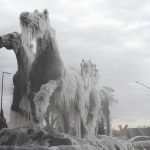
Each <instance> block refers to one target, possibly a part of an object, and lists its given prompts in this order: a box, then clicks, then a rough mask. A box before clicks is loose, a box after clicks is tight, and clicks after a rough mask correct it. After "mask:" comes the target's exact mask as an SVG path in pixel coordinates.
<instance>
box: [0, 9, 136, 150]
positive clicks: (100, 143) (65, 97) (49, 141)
mask: <svg viewBox="0 0 150 150" xmlns="http://www.w3.org/2000/svg"><path fill="white" fill-rule="evenodd" d="M20 25H21V34H20V33H18V32H13V33H9V34H7V35H3V36H1V37H0V48H2V47H5V48H6V49H8V50H10V49H12V50H13V51H14V53H15V55H16V58H17V64H18V70H17V72H16V74H15V75H14V77H13V83H14V92H13V103H12V106H11V113H10V114H11V116H10V117H11V119H10V127H9V128H5V129H2V130H1V131H0V149H1V150H10V149H14V150H18V149H19V150H21V149H22V150H30V149H31V150H37V149H38V150H54V149H57V150H65V149H66V150H85V149H86V150H87V149H89V150H99V149H102V150H104V149H105V150H124V149H127V150H134V147H133V146H132V144H131V143H130V142H128V141H123V140H117V139H115V138H112V137H110V136H104V135H103V136H102V135H96V133H95V128H96V123H97V121H98V119H99V115H100V114H99V113H100V112H101V111H100V109H101V106H100V104H101V98H100V95H99V92H98V89H96V86H95V84H96V83H97V80H98V70H97V68H96V65H95V64H93V63H92V62H91V61H90V60H89V61H85V60H83V61H82V62H81V73H78V72H76V71H75V70H72V69H69V68H66V67H65V65H64V63H63V61H62V59H61V56H60V54H59V50H58V47H57V42H56V36H55V30H54V29H53V28H52V27H51V25H50V21H49V14H48V11H47V10H44V11H43V12H42V13H40V12H39V11H38V10H35V11H34V12H23V13H21V15H20Z"/></svg>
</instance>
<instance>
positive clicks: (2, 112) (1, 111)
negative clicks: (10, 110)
mask: <svg viewBox="0 0 150 150" xmlns="http://www.w3.org/2000/svg"><path fill="white" fill-rule="evenodd" d="M5 74H11V73H9V72H3V73H2V88H1V114H2V113H3V112H2V111H3V109H2V108H3V107H2V104H3V87H4V75H5Z"/></svg>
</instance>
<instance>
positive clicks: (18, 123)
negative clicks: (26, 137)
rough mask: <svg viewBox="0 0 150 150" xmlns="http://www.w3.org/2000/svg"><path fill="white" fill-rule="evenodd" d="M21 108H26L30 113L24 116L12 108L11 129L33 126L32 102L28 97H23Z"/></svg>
mask: <svg viewBox="0 0 150 150" xmlns="http://www.w3.org/2000/svg"><path fill="white" fill-rule="evenodd" d="M20 108H22V109H23V110H25V111H26V112H27V114H28V115H27V117H25V116H24V117H23V116H21V115H20V114H19V113H17V112H15V111H12V110H11V109H10V124H9V128H10V129H13V128H19V127H24V126H28V127H31V126H32V124H33V122H32V116H31V109H30V104H29V101H28V99H27V98H26V97H24V98H23V99H22V101H21V103H20Z"/></svg>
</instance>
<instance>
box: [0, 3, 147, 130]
mask: <svg viewBox="0 0 150 150" xmlns="http://www.w3.org/2000/svg"><path fill="white" fill-rule="evenodd" d="M0 6H1V9H0V14H1V17H0V20H1V23H0V35H2V34H6V33H10V32H13V31H20V26H19V14H20V13H21V12H22V11H33V10H34V9H39V10H41V11H42V10H43V9H44V8H47V9H48V10H49V14H50V20H51V25H52V26H53V27H54V28H55V30H56V35H57V41H58V44H59V50H60V54H61V56H62V59H63V61H64V63H65V65H66V66H74V67H79V64H80V62H81V60H82V58H85V59H91V60H92V62H93V63H95V64H96V65H97V66H98V68H99V71H100V76H101V78H100V85H101V86H103V85H104V86H110V87H112V88H114V89H115V91H116V98H117V99H118V101H119V104H116V105H114V106H113V107H112V119H113V120H112V123H113V127H114V128H116V127H117V125H118V124H122V125H125V124H126V123H127V124H129V127H136V126H138V125H150V116H149V114H150V109H149V106H150V90H149V89H146V88H145V87H142V86H140V85H138V84H136V83H134V81H135V80H138V81H141V82H142V83H145V84H147V85H150V44H149V41H150V1H149V0H143V1H141V0H125V1H123V0H76V1H75V0H57V1H55V0H53V1H52V0H13V1H12V0H5V1H4V0H0ZM2 71H8V72H12V73H15V71H16V59H15V55H14V53H13V52H12V51H7V50H6V49H1V50H0V72H2ZM0 83H1V82H0ZM4 86H5V89H4V103H3V105H4V111H5V114H6V116H7V118H8V117H9V107H10V104H11V101H12V87H13V86H12V75H7V76H5V83H4Z"/></svg>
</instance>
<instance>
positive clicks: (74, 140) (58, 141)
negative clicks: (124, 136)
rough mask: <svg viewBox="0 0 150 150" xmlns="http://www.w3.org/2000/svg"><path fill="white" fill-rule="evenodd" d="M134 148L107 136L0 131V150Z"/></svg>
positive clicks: (24, 129) (23, 129) (31, 130)
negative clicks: (81, 136)
mask: <svg viewBox="0 0 150 150" xmlns="http://www.w3.org/2000/svg"><path fill="white" fill-rule="evenodd" d="M3 149H5V150H8V149H9V150H10V149H14V150H19V149H20V150H22V149H23V150H26V149H28V150H30V149H32V150H34V149H35V150H36V149H38V150H134V147H133V146H132V144H131V143H129V142H127V141H123V140H117V139H115V138H112V137H109V136H98V137H90V138H86V139H81V138H78V137H73V136H70V135H67V134H62V133H57V132H56V131H55V130H49V131H45V130H43V129H31V128H18V129H3V130H1V131H0V150H3Z"/></svg>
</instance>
